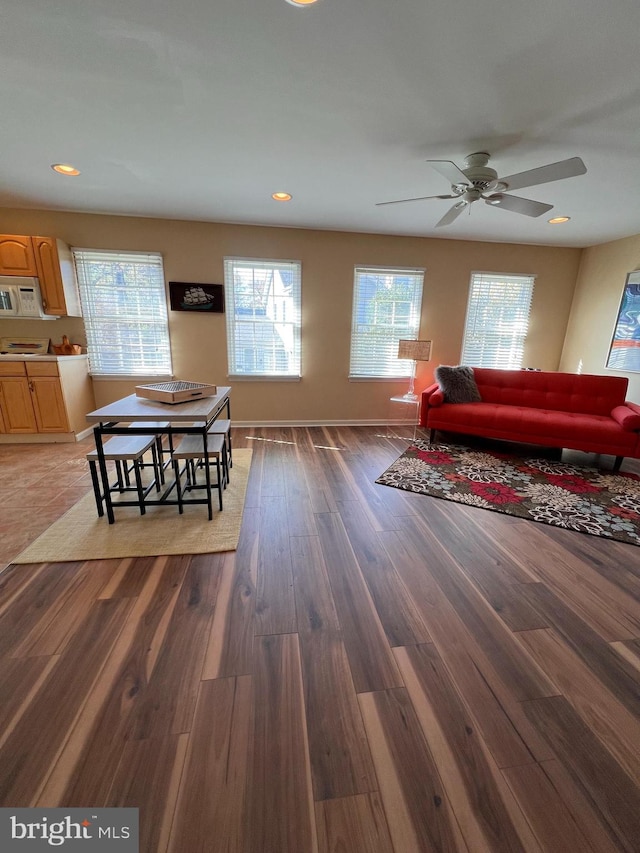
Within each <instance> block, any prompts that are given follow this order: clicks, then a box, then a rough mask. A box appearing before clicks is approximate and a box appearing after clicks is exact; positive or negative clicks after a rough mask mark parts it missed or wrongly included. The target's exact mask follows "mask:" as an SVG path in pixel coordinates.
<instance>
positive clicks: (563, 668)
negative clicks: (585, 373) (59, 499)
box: [0, 427, 640, 853]
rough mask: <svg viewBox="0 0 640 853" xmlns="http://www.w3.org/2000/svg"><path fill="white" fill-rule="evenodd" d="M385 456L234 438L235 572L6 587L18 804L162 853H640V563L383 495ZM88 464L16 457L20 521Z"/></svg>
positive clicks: (128, 564)
mask: <svg viewBox="0 0 640 853" xmlns="http://www.w3.org/2000/svg"><path fill="white" fill-rule="evenodd" d="M384 433H385V430H384V429H376V428H370V427H367V428H365V427H360V428H338V427H324V428H321V427H316V428H307V429H305V428H292V429H275V428H271V429H266V428H265V429H240V428H234V430H233V442H234V447H238V448H239V447H251V448H252V449H253V461H252V467H251V473H250V479H249V486H248V492H247V499H246V505H245V513H244V517H243V525H242V532H241V536H240V542H239V546H238V550H237V551H235V552H227V553H221V554H210V555H198V556H189V555H184V556H179V557H166V556H162V555H159V556H157V557H148V558H144V559H143V558H138V559H128V560H97V561H93V562H85V563H64V564H45V565H9V566H8V567H7V568H6V569H5V571H4V572H2V573H0V805H2V806H12V807H17V806H27V805H40V806H54V805H63V806H69V807H71V806H87V807H89V806H94V807H99V806H138V807H139V809H140V824H141V847H140V849H141V851H144V853H156V851H162V853H164V852H165V851H167V852H168V853H199V851H202V853H219V851H220V852H221V851H225V853H329V851H331V853H364V852H365V851H367V853H414V852H415V853H428V851H470V852H471V851H484V853H501V851H527V853H529V851H531V853H533V851H536V853H537V851H548V853H565V851H566V853H608V851H627V852H628V853H634V851H635V853H637V852H638V851H640V715H639V711H640V548H635V547H634V546H631V545H623V544H620V543H616V542H610V541H607V540H604V539H599V538H596V537H590V536H586V535H583V534H579V533H572V532H569V531H564V530H560V529H556V528H551V527H547V526H545V525H541V524H536V523H533V522H527V521H523V520H519V519H515V518H511V517H508V516H504V515H501V514H498V513H492V512H487V511H484V510H481V509H477V508H473V507H466V506H461V505H457V504H453V503H450V502H446V501H442V500H437V499H434V498H429V497H424V496H420V495H413V494H409V493H407V492H402V491H399V490H397V489H392V488H388V487H384V486H378V485H376V484H375V482H374V481H375V478H376V477H377V476H378V475H379V474H380V473H381V472H382V471H383V470H385V468H386V467H387V466H388V465H389V464H390V463H391V462H392V461H393V460H394V459H395V458H396V457H397V456H398V455H399V453H400V452H401V451H402V449H404V447H406V442H402V441H399V440H397V439H391V438H389V437H388V436H386V435H385V434H384ZM88 446H89V445H88V444H87V443H86V442H85V443H83V444H81V445H76V446H74V447H73V448H71V449H70V448H66V449H65V448H64V447H61V446H56V447H55V448H52V447H51V446H50V447H49V452H48V454H45V453H43V451H42V449H41V448H37V449H35V450H33V451H30V450H28V449H27V450H24V449H21V450H19V451H15V449H14V451H12V450H11V449H10V448H9V449H7V447H8V446H0V462H1V463H3V465H4V463H7V461H8V463H9V467H7V466H6V465H4V469H5V470H4V476H5V480H4V481H3V482H5V483H7V484H8V482H9V480H11V482H12V488H13V490H14V496H13V504H14V507H15V502H16V501H18V504H17V505H18V506H20V503H19V500H20V494H21V489H24V490H30V491H29V492H28V493H29V494H30V495H36V494H38V493H39V492H38V482H39V481H38V477H37V476H35V474H36V473H37V471H38V470H40V469H38V465H39V464H42V465H43V466H45V467H44V468H43V469H42V471H41V478H42V480H43V481H44V479H45V478H46V479H48V480H50V478H51V470H52V465H51V455H52V454H55V453H56V451H57V450H59V452H60V454H61V456H60V457H59V458H60V459H62V458H64V460H65V465H66V466H67V469H68V470H73V471H74V472H75V482H76V489H77V491H83V490H84V487H85V486H86V487H87V488H89V485H88V483H87V481H86V479H84V478H85V471H84V468H83V466H82V459H83V455H84V453H86V451H87V447H88ZM29 454H31V457H29ZM65 454H66V456H65ZM18 457H19V459H20V462H21V463H22V468H21V470H28V471H29V477H28V478H27V480H26V481H25V483H24V485H22V486H21V481H20V477H19V475H17V468H16V476H14V477H13V478H11V474H10V471H12V470H13V468H11V466H12V465H14V463H15V459H16V458H18ZM28 458H31V462H32V464H31V465H30V466H28V467H25V464H26V462H27V459H28ZM60 464H62V463H61V462H60ZM625 469H626V470H635V471H636V472H640V465H638V463H637V462H635V463H633V462H632V463H625V466H624V468H623V470H625ZM1 470H2V466H0V471H1ZM73 494H75V493H73ZM78 496H79V495H78ZM68 500H69V502H72V494H69V497H68ZM3 502H4V501H3ZM3 502H0V523H1V521H2V518H3V516H2V503H3ZM7 503H8V502H7ZM24 512H25V514H27V512H28V511H27V510H26V509H25V510H24ZM203 512H204V510H203ZM36 514H37V512H36ZM50 515H52V513H49V515H47V512H46V511H45V513H44V517H45V518H46V521H47V523H50V520H49V518H50ZM11 518H12V519H13V516H11ZM7 523H8V522H7ZM12 523H13V522H12ZM140 523H141V524H144V519H143V518H142V519H141V521H140ZM116 524H117V522H116ZM45 526H46V525H45Z"/></svg>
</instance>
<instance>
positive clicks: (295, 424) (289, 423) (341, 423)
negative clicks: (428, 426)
mask: <svg viewBox="0 0 640 853" xmlns="http://www.w3.org/2000/svg"><path fill="white" fill-rule="evenodd" d="M231 425H232V426H234V427H246V428H250V427H314V426H396V425H397V426H407V425H410V426H413V421H411V420H402V419H395V420H389V419H386V418H385V419H382V420H380V419H378V420H375V419H372V420H326V421H324V420H316V421H298V420H296V421H236V420H232V421H231Z"/></svg>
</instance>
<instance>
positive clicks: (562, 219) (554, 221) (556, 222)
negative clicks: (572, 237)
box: [547, 216, 571, 225]
mask: <svg viewBox="0 0 640 853" xmlns="http://www.w3.org/2000/svg"><path fill="white" fill-rule="evenodd" d="M570 219H571V217H570V216H554V217H553V219H547V222H548V223H549V225H561V224H562V223H563V222H568V221H569V220H570Z"/></svg>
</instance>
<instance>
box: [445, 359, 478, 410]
mask: <svg viewBox="0 0 640 853" xmlns="http://www.w3.org/2000/svg"><path fill="white" fill-rule="evenodd" d="M434 375H435V378H436V381H437V383H438V385H439V386H440V390H441V391H442V393H443V395H444V400H445V402H446V403H479V402H480V400H481V399H482V397H481V396H480V392H479V391H478V386H477V385H476V381H475V379H474V378H473V368H472V367H467V366H466V365H464V364H460V365H458V366H457V367H449V366H448V365H446V364H441V365H439V366H438V367H436V369H435V372H434Z"/></svg>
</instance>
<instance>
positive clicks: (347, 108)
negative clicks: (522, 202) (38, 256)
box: [0, 0, 640, 246]
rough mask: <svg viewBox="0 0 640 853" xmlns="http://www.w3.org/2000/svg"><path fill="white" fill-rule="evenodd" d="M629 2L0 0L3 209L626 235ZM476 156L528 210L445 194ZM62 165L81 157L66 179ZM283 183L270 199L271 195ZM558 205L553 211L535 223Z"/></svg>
mask: <svg viewBox="0 0 640 853" xmlns="http://www.w3.org/2000/svg"><path fill="white" fill-rule="evenodd" d="M639 35H640V3H638V0H609V2H605V0H526V2H525V0H386V2H383V0H319V2H318V4H317V5H315V6H311V7H309V8H306V9H304V8H302V9H301V8H296V7H294V6H292V5H290V4H289V3H287V2H285V0H182V2H178V0H173V1H172V2H170V0H55V2H51V0H3V11H2V14H1V16H0V116H1V117H2V123H1V126H0V205H2V206H11V207H23V208H49V209H55V210H75V211H93V212H102V213H116V214H128V215H141V216H150V217H169V218H177V219H187V220H207V221H224V222H238V223H258V224H269V225H279V226H292V227H303V228H322V229H338V230H345V231H365V232H373V233H385V234H404V235H418V236H438V237H445V238H451V239H472V240H489V241H505V242H525V243H542V244H553V245H565V246H586V245H593V244H596V243H602V242H605V241H608V240H612V239H616V238H618V237H624V236H628V235H631V234H637V233H640V158H639V152H640V49H639V47H638V37H639ZM482 150H486V151H488V152H489V153H490V154H492V160H491V163H490V165H491V166H493V167H494V168H496V169H497V171H498V173H499V174H500V175H509V174H513V173H515V172H519V171H522V170H527V169H531V168H535V167H537V166H542V165H545V164H547V163H552V162H555V161H558V160H563V159H566V158H568V157H573V156H579V157H581V158H582V159H583V160H584V162H585V164H586V166H587V169H588V172H587V174H586V175H583V176H580V177H574V178H570V179H567V180H564V181H560V182H557V183H550V184H544V185H541V186H536V187H532V188H530V189H528V190H520V191H518V192H517V193H515V194H516V195H521V196H525V197H527V198H532V199H535V200H538V201H543V202H548V203H550V204H553V205H554V209H553V212H552V213H550V214H548V215H546V216H542V217H540V218H539V219H532V218H530V217H526V216H521V215H519V214H516V213H510V212H508V211H504V210H500V209H498V208H492V207H489V206H488V205H485V204H483V203H482V202H480V203H478V204H474V205H472V206H471V208H470V214H469V215H467V213H464V214H463V215H462V216H460V217H459V218H458V219H457V220H456V221H455V223H454V224H452V225H451V226H449V227H447V228H438V229H437V230H436V229H435V228H434V226H435V224H436V222H437V221H438V220H439V219H440V217H441V216H442V215H443V214H444V213H445V212H446V210H447V209H448V206H449V205H451V204H452V202H448V201H440V200H432V201H424V202H414V203H410V204H404V205H390V206H388V207H376V202H381V201H386V200H389V199H398V198H405V197H411V196H422V195H431V194H440V193H448V192H449V185H448V184H447V182H446V181H445V179H444V178H443V177H441V176H440V175H439V174H438V173H437V172H435V171H434V170H433V169H432V168H431V167H430V166H429V165H428V164H427V163H426V162H425V161H426V160H427V159H443V160H453V161H455V162H456V163H457V164H459V165H460V166H462V167H464V162H463V159H464V157H465V155H467V154H470V153H472V152H474V151H482ZM57 162H65V163H72V164H74V165H75V166H77V167H78V168H79V169H81V171H82V175H81V176H80V177H78V178H64V177H61V176H58V175H57V174H55V173H54V172H53V171H52V170H51V169H50V164H52V163H57ZM278 190H286V191H288V192H290V193H291V194H292V195H293V201H291V202H289V203H286V204H283V203H278V202H275V201H273V200H272V199H271V197H270V196H271V193H272V192H274V191H278ZM553 215H567V216H570V217H571V221H570V222H569V223H567V224H565V225H556V226H552V225H549V224H547V219H548V218H549V217H550V216H553Z"/></svg>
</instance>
